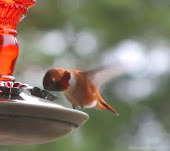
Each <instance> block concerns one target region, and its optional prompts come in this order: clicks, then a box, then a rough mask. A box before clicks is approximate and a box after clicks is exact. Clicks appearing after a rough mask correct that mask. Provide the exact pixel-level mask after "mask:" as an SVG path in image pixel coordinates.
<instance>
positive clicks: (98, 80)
mask: <svg viewBox="0 0 170 151" xmlns="http://www.w3.org/2000/svg"><path fill="white" fill-rule="evenodd" d="M124 72H125V70H124V68H123V66H121V65H118V64H117V65H113V66H107V67H100V68H98V69H94V70H90V71H85V72H84V73H85V75H87V76H88V77H89V78H90V79H91V80H92V81H93V83H94V84H95V86H96V87H97V88H98V89H100V87H101V86H102V85H103V84H104V83H107V82H109V81H110V80H112V79H114V78H116V77H118V76H119V75H121V74H122V73H124Z"/></svg>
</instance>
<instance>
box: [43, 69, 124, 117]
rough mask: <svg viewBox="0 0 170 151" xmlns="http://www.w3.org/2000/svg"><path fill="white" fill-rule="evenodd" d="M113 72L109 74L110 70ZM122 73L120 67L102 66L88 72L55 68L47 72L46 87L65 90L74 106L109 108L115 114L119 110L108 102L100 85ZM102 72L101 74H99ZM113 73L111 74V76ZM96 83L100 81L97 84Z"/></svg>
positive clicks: (44, 84) (45, 77) (52, 89)
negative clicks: (101, 91) (102, 95)
mask: <svg viewBox="0 0 170 151" xmlns="http://www.w3.org/2000/svg"><path fill="white" fill-rule="evenodd" d="M111 71H112V72H113V73H112V74H108V72H109V73H110V72H111ZM121 73H122V69H121V68H120V67H116V69H115V67H113V68H112V67H111V70H110V69H106V68H101V69H97V70H91V71H87V72H83V71H79V70H72V69H62V68H53V69H50V70H48V71H47V72H46V74H45V76H44V79H43V86H44V89H47V90H49V91H63V93H64V96H65V97H66V99H67V100H68V101H69V102H70V103H71V104H72V105H73V108H75V107H78V108H79V107H80V108H96V109H100V110H109V111H111V112H113V113H114V114H115V115H117V116H118V115H119V114H118V112H117V111H116V110H115V109H114V108H112V107H111V106H110V105H109V104H107V103H106V102H105V101H104V99H103V98H102V97H101V95H100V93H99V89H98V88H97V85H98V86H101V84H102V83H105V82H106V81H108V79H110V78H112V77H115V76H118V75H120V74H121ZM99 74H100V76H98V75H99ZM110 75H111V76H110ZM95 83H98V84H97V85H95Z"/></svg>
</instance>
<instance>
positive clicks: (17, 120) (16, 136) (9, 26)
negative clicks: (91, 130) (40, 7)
mask: <svg viewBox="0 0 170 151" xmlns="http://www.w3.org/2000/svg"><path fill="white" fill-rule="evenodd" d="M34 4H35V0H0V123H1V124H0V145H12V144H15V145H16V144H41V143H47V142H51V141H54V140H57V139H59V138H61V137H63V136H65V135H66V134H68V133H70V132H71V131H73V130H74V129H75V128H76V127H79V126H81V125H82V124H84V123H85V122H86V121H87V120H88V118H89V117H88V115H87V114H86V113H84V112H81V111H77V110H74V109H70V108H66V107H63V106H61V105H59V104H57V103H55V102H54V101H53V100H55V99H56V97H55V96H54V95H53V94H51V93H50V92H48V91H46V90H41V89H39V88H37V87H34V86H29V85H28V84H23V83H21V82H16V81H15V78H14V77H13V76H12V75H13V71H14V67H15V63H16V60H17V57H18V54H19V48H18V43H17V39H16V34H17V32H16V25H17V24H18V23H19V21H20V20H22V19H23V18H24V17H25V16H26V14H27V12H28V9H29V8H30V7H32V6H33V5H34Z"/></svg>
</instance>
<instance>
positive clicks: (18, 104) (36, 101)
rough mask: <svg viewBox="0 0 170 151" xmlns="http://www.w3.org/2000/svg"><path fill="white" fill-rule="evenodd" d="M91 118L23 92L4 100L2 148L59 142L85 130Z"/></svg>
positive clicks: (0, 132) (1, 109) (0, 109)
mask: <svg viewBox="0 0 170 151" xmlns="http://www.w3.org/2000/svg"><path fill="white" fill-rule="evenodd" d="M88 118H89V116H88V115H87V114H86V113H84V112H81V111H78V110H74V109H70V108H66V107H63V106H61V105H58V104H57V103H55V102H51V101H48V100H46V99H42V98H39V97H36V96H32V95H29V94H27V93H24V92H21V93H20V94H19V96H16V97H15V96H13V97H12V98H6V97H0V123H1V124H0V144H1V145H4V144H6V145H7V144H8V145H9V144H10V145H11V144H41V143H47V142H51V141H54V140H57V139H59V138H61V137H63V136H64V135H66V134H68V133H70V132H71V131H72V130H74V128H76V127H78V126H81V125H82V124H84V123H85V122H86V121H87V120H88Z"/></svg>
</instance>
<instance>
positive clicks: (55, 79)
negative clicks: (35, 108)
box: [43, 69, 70, 91]
mask: <svg viewBox="0 0 170 151" xmlns="http://www.w3.org/2000/svg"><path fill="white" fill-rule="evenodd" d="M69 80H70V73H69V72H68V71H66V70H64V69H50V70H48V71H47V72H46V74H45V76H44V79H43V86H44V89H46V90H49V91H64V90H67V88H68V86H69V82H68V81H69Z"/></svg>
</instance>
